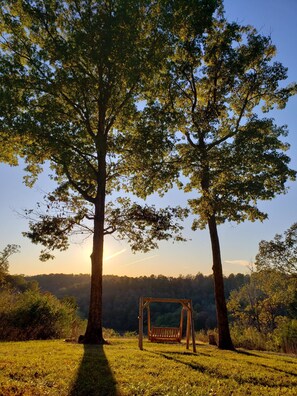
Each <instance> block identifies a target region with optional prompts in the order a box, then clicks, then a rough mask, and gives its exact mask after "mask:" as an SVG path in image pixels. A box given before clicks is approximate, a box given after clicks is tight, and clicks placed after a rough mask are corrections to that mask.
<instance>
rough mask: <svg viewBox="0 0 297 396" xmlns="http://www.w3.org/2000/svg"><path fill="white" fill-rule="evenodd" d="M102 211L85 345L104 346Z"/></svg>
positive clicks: (95, 237) (96, 227)
mask: <svg viewBox="0 0 297 396" xmlns="http://www.w3.org/2000/svg"><path fill="white" fill-rule="evenodd" d="M98 212H100V210H99V209H98V208H97V206H96V209H95V219H94V235H93V252H92V254H91V263H92V273H91V293H90V306H89V316H88V325H87V329H86V334H85V336H84V340H83V342H84V344H104V343H105V341H104V339H103V333H102V271H103V245H104V235H103V227H104V223H103V226H102V220H100V217H101V216H100V215H99V213H98Z"/></svg>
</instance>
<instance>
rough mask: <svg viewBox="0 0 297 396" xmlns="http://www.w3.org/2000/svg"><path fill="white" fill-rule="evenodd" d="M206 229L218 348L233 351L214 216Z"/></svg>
mask: <svg viewBox="0 0 297 396" xmlns="http://www.w3.org/2000/svg"><path fill="white" fill-rule="evenodd" d="M208 228H209V233H210V239H211V248H212V257H213V266H212V270H213V276H214V289H215V301H216V310H217V322H218V332H219V339H218V347H219V348H220V349H228V350H234V346H233V343H232V340H231V336H230V330H229V323H228V314H227V306H226V300H225V293H224V279H223V271H222V260H221V250H220V242H219V236H218V231H217V224H216V219H215V216H214V215H213V216H211V217H210V219H209V220H208Z"/></svg>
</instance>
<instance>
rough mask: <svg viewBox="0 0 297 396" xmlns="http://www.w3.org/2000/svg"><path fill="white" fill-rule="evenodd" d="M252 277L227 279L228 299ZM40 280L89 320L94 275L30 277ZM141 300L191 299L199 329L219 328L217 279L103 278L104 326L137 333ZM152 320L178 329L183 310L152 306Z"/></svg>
mask: <svg viewBox="0 0 297 396" xmlns="http://www.w3.org/2000/svg"><path fill="white" fill-rule="evenodd" d="M249 278H250V276H249V275H244V274H236V275H234V274H231V275H229V276H228V277H225V278H224V281H225V292H226V298H228V297H229V295H230V292H231V291H232V290H237V289H239V288H240V287H241V286H243V285H244V284H246V283H247V282H248V281H249ZM26 279H27V280H31V281H32V280H36V281H37V282H38V284H39V286H40V289H41V290H42V291H48V292H50V293H52V294H54V295H55V296H57V297H58V298H62V297H65V296H73V297H75V298H76V301H77V304H78V307H79V312H80V315H81V316H82V317H83V318H86V317H87V315H88V307H89V290H90V275H88V274H79V275H74V274H49V275H35V276H30V277H26ZM140 296H148V297H149V296H153V297H171V298H191V299H192V300H193V306H194V310H195V328H196V329H197V330H199V329H211V328H214V327H216V311H215V301H214V291H213V276H212V275H203V274H197V275H195V276H192V275H187V276H179V277H177V278H174V277H166V276H163V275H158V276H156V275H151V276H149V277H147V276H143V277H137V278H134V277H128V276H116V275H105V276H103V326H104V327H106V328H112V329H114V330H116V331H119V332H124V331H135V330H137V327H138V319H137V317H138V299H139V297H140ZM151 314H152V320H153V322H154V323H155V324H158V325H173V326H174V325H176V324H177V323H178V321H179V316H180V306H179V305H176V304H156V305H152V312H151Z"/></svg>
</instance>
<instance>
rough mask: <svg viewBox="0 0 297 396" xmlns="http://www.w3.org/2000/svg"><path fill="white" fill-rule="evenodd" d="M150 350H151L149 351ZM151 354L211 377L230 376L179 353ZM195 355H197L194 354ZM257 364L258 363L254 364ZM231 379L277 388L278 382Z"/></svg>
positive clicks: (262, 379)
mask: <svg viewBox="0 0 297 396" xmlns="http://www.w3.org/2000/svg"><path fill="white" fill-rule="evenodd" d="M150 352H151V351H150ZM151 353H153V354H156V355H159V356H162V357H164V358H165V359H167V360H172V361H174V362H176V363H178V364H183V365H185V366H186V367H189V368H191V369H193V370H196V371H199V372H200V373H205V374H208V375H210V376H212V377H215V378H220V379H228V378H230V375H229V374H223V373H221V372H220V370H219V369H218V368H210V367H207V366H206V365H202V364H200V363H198V362H195V363H192V362H185V361H183V360H181V359H179V358H178V357H176V356H175V355H180V353H178V354H176V353H175V352H166V353H162V352H151ZM196 356H198V355H197V354H196ZM256 365H259V364H256ZM260 366H263V367H265V368H267V369H269V370H270V371H280V372H284V373H285V374H287V375H293V376H296V374H292V373H291V372H286V371H283V370H279V369H274V368H273V367H270V366H265V365H263V364H260ZM233 379H234V380H235V381H236V382H238V383H240V384H244V383H248V384H254V385H263V386H266V387H268V388H278V387H279V384H269V383H268V382H267V381H266V380H265V379H264V378H253V377H249V378H240V377H236V375H235V376H233ZM283 387H284V388H286V387H289V385H283Z"/></svg>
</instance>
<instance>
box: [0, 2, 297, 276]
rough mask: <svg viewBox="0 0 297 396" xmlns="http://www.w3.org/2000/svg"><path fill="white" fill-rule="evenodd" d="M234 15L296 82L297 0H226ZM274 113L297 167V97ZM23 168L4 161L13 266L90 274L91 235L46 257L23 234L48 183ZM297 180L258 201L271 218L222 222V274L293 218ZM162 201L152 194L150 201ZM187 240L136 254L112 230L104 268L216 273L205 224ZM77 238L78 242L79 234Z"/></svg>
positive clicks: (0, 209) (6, 231)
mask: <svg viewBox="0 0 297 396" xmlns="http://www.w3.org/2000/svg"><path fill="white" fill-rule="evenodd" d="M225 8H226V15H227V17H228V19H229V20H234V21H236V22H238V23H241V24H251V25H253V26H255V27H256V28H257V29H258V30H259V31H260V32H261V33H262V34H265V35H271V37H272V41H273V43H274V44H275V45H276V47H277V50H278V51H277V56H276V60H278V61H281V62H282V63H283V64H284V65H285V66H286V67H288V69H289V72H288V76H289V78H288V80H287V82H292V81H297V55H296V54H297V24H296V15H297V1H296V0H282V1H280V0H258V1H256V0H249V1H247V0H225ZM271 116H273V117H274V118H275V121H276V123H277V124H279V125H283V124H287V125H288V129H289V136H288V138H287V141H288V142H289V143H290V144H291V149H290V152H289V155H290V157H291V158H292V161H291V167H292V168H294V169H297V97H294V98H291V100H290V102H289V103H288V105H287V107H286V108H285V109H284V110H282V111H273V113H271ZM22 176H23V172H22V170H21V167H17V168H11V167H9V166H7V165H3V164H0V183H1V194H0V250H2V249H3V248H4V247H5V246H6V245H7V244H8V243H16V244H19V245H21V252H20V253H18V254H16V255H14V256H13V257H11V260H10V272H11V273H22V274H29V275H30V274H40V273H61V272H63V273H89V272H90V259H89V255H90V253H91V241H85V242H84V243H80V244H79V243H73V244H72V245H71V247H70V248H69V250H68V251H66V252H63V253H59V252H58V253H57V255H56V258H55V260H53V261H48V262H46V263H42V262H40V261H39V260H38V255H39V251H40V247H38V246H35V245H32V244H31V243H30V241H29V240H27V239H26V238H23V237H22V235H21V233H22V231H25V230H26V229H27V220H26V219H24V218H22V217H21V216H20V215H19V214H18V213H21V211H22V209H24V208H32V207H34V204H35V203H36V202H37V201H38V200H39V201H40V200H41V199H42V196H43V192H44V191H49V190H50V189H51V184H50V181H49V179H48V178H47V175H46V173H45V174H44V175H43V176H42V177H41V178H40V179H39V181H38V182H37V184H36V185H35V187H33V188H32V189H29V188H27V187H25V186H24V184H23V183H22ZM296 198H297V182H295V183H291V185H290V189H289V192H288V193H287V194H286V195H283V196H279V197H277V198H276V199H275V200H273V201H270V202H265V203H260V205H259V206H260V208H261V209H263V210H265V211H266V212H267V213H268V215H269V219H268V220H266V221H265V222H264V223H260V222H255V223H250V222H246V223H243V224H240V225H236V224H230V223H226V224H224V225H222V226H220V227H219V234H220V242H221V250H222V259H223V266H224V273H225V274H229V273H232V272H233V273H237V272H248V265H249V263H251V262H253V260H254V258H255V255H256V253H257V250H258V244H259V242H260V240H262V239H265V240H270V239H272V238H273V237H274V235H275V234H276V233H283V232H284V231H285V230H286V229H287V228H288V227H289V226H290V225H291V224H292V223H293V222H295V221H297V219H296V217H297V216H296V202H297V200H296ZM154 202H158V203H160V201H159V199H158V198H157V197H155V196H154V197H151V198H150V203H154ZM162 202H163V205H164V206H167V205H169V204H172V205H177V204H180V205H183V204H185V203H186V197H185V196H184V194H183V193H182V192H179V191H171V192H169V193H168V194H167V195H166V196H165V197H164V198H163V201H162ZM185 236H186V237H187V238H188V239H189V240H188V242H185V243H175V244H172V243H171V242H164V243H161V244H160V247H159V249H157V250H154V251H151V252H149V253H146V254H140V253H139V254H132V253H131V252H130V249H129V246H128V245H127V244H126V243H125V242H119V241H116V240H114V239H113V238H112V237H110V238H107V239H106V245H105V263H104V273H105V274H117V275H128V276H142V275H151V274H156V275H157V274H163V275H167V276H178V275H179V274H182V275H187V274H196V273H198V272H202V273H204V274H209V273H211V266H212V258H211V250H210V242H209V236H208V232H207V231H196V232H192V231H191V230H190V221H187V222H186V223H185ZM74 242H75V241H74Z"/></svg>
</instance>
